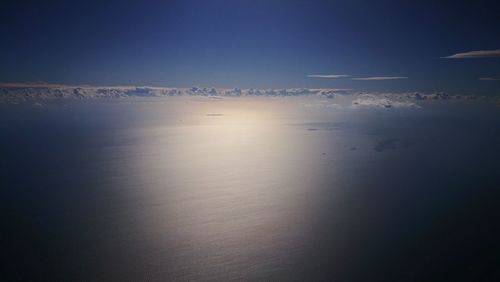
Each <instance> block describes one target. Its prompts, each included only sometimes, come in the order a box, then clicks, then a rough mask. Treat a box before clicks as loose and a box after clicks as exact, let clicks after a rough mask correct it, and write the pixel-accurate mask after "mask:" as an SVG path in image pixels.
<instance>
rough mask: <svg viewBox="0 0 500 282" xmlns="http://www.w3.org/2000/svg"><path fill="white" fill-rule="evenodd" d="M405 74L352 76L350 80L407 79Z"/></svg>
mask: <svg viewBox="0 0 500 282" xmlns="http://www.w3.org/2000/svg"><path fill="white" fill-rule="evenodd" d="M407 78H408V77H406V76H370V77H353V78H351V79H352V80H396V79H407Z"/></svg>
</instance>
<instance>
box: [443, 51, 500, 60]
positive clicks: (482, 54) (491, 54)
mask: <svg viewBox="0 0 500 282" xmlns="http://www.w3.org/2000/svg"><path fill="white" fill-rule="evenodd" d="M442 58H444V59H469V58H500V49H496V50H479V51H469V52H464V53H457V54H453V55H450V56H446V57H442Z"/></svg>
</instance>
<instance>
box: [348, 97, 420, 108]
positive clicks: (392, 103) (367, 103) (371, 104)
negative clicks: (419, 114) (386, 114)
mask: <svg viewBox="0 0 500 282" xmlns="http://www.w3.org/2000/svg"><path fill="white" fill-rule="evenodd" d="M352 107H353V108H386V109H389V108H420V106H419V105H417V104H416V103H415V102H413V101H411V100H409V98H407V99H401V97H398V96H395V97H392V99H391V98H388V97H387V96H385V95H374V94H361V95H359V96H357V98H356V99H354V100H353V101H352Z"/></svg>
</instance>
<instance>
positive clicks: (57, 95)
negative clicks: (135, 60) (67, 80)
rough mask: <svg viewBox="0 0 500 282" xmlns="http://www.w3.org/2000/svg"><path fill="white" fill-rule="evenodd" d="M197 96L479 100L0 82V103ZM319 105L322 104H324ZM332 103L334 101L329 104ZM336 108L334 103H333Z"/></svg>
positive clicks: (364, 102) (396, 104) (356, 103)
mask: <svg viewBox="0 0 500 282" xmlns="http://www.w3.org/2000/svg"><path fill="white" fill-rule="evenodd" d="M172 96H197V97H207V98H213V99H223V98H225V97H240V96H243V97H244V96H249V97H259V96H263V97H296V96H311V97H317V98H320V99H325V103H326V101H328V102H327V103H326V104H324V105H330V104H331V103H332V102H331V100H333V101H335V102H334V103H341V104H346V103H348V104H349V105H351V101H352V106H353V107H380V108H402V107H416V106H417V103H419V102H420V101H424V100H429V101H432V100H452V99H482V98H484V97H481V96H477V95H449V94H446V93H421V92H403V93H383V92H382V93H380V92H360V91H357V90H354V89H335V88H327V89H319V88H282V89H270V88H267V89H258V88H246V89H243V88H214V87H190V88H170V87H150V86H88V85H87V86H85V85H80V86H71V85H61V84H43V83H36V84H34V83H3V84H1V83H0V103H8V104H19V103H31V104H33V103H37V102H43V101H48V100H61V99H68V100H69V99H72V100H89V99H121V98H128V97H146V98H147V97H172ZM324 105H322V106H324ZM332 105H333V104H332ZM332 107H336V106H332Z"/></svg>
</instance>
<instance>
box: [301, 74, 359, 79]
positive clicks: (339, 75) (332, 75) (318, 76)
mask: <svg viewBox="0 0 500 282" xmlns="http://www.w3.org/2000/svg"><path fill="white" fill-rule="evenodd" d="M349 76H350V75H348V74H310V75H308V76H307V77H314V78H343V77H349Z"/></svg>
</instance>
